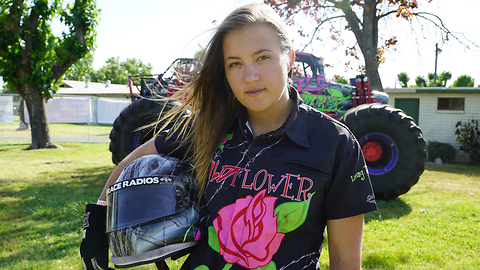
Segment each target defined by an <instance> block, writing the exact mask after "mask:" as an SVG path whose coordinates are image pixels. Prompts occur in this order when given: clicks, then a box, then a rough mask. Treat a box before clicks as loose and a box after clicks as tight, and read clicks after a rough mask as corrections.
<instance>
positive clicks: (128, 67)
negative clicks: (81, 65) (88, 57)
mask: <svg viewBox="0 0 480 270" xmlns="http://www.w3.org/2000/svg"><path fill="white" fill-rule="evenodd" d="M151 70H152V65H151V64H150V63H149V64H144V63H143V62H142V61H141V60H139V59H136V58H128V59H127V61H125V62H120V58H119V57H111V58H109V59H108V60H107V61H106V62H105V65H104V66H103V67H101V68H100V69H99V70H97V71H96V72H94V73H93V74H92V78H91V80H92V82H105V81H106V80H110V82H111V83H114V84H127V82H128V75H141V74H143V75H145V74H150V73H151Z"/></svg>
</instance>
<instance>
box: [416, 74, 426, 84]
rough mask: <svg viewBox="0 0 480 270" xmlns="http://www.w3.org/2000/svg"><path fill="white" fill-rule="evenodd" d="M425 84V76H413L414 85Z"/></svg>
mask: <svg viewBox="0 0 480 270" xmlns="http://www.w3.org/2000/svg"><path fill="white" fill-rule="evenodd" d="M426 84H427V81H426V80H425V77H423V76H420V75H418V76H417V77H416V78H415V85H416V86H417V87H425V86H426Z"/></svg>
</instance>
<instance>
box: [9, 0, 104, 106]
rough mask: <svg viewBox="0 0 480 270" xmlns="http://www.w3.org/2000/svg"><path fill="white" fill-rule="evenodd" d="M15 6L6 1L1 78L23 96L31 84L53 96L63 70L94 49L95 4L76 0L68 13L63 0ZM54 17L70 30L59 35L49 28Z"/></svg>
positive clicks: (48, 95) (67, 7)
mask: <svg viewBox="0 0 480 270" xmlns="http://www.w3.org/2000/svg"><path fill="white" fill-rule="evenodd" d="M17 2H18V1H13V0H5V1H2V10H1V13H0V28H1V29H2V32H1V36H0V58H1V59H2V61H0V75H1V76H2V77H3V80H4V81H5V83H6V85H7V88H8V89H10V90H12V91H14V92H18V93H19V94H20V95H22V92H23V90H22V86H23V85H26V84H27V85H31V86H32V87H33V88H34V89H35V90H36V91H39V92H40V93H41V95H42V96H44V97H46V98H50V97H52V94H53V93H55V92H56V90H57V89H58V86H59V83H60V78H61V77H62V76H63V74H64V73H65V71H66V70H67V69H68V68H69V67H70V66H71V65H72V64H73V63H74V62H75V61H76V60H78V59H81V58H82V57H84V56H85V55H86V54H87V52H89V51H91V50H93V48H94V42H95V37H96V32H95V30H94V29H95V27H96V25H97V17H98V10H97V9H96V4H95V0H83V1H82V0H76V1H75V3H74V5H72V4H68V5H67V6H66V8H65V9H62V8H61V4H62V1H60V0H54V1H47V0H38V1H32V2H30V1H28V2H27V3H25V2H23V1H21V3H22V4H19V3H17ZM55 16H58V17H59V18H60V21H61V22H63V23H64V24H65V25H66V26H67V27H68V29H69V31H68V32H67V33H66V32H63V33H62V36H61V37H56V36H55V35H54V34H53V33H52V30H51V26H50V24H51V21H52V19H53V17H55ZM22 96H23V95H22Z"/></svg>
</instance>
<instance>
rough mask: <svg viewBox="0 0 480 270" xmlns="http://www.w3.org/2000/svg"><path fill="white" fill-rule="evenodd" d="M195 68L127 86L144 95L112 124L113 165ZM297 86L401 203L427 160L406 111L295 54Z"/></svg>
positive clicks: (185, 63) (376, 182) (362, 81)
mask: <svg viewBox="0 0 480 270" xmlns="http://www.w3.org/2000/svg"><path fill="white" fill-rule="evenodd" d="M194 63H195V62H194V60H193V59H185V58H183V59H177V60H176V61H175V62H174V63H173V64H172V65H171V66H170V67H169V68H168V69H167V71H166V72H164V73H162V74H160V75H159V76H158V77H156V75H148V76H131V77H129V84H130V85H135V86H136V85H137V84H138V83H135V79H140V85H141V87H140V89H139V88H138V87H137V89H138V92H139V93H140V95H133V92H132V100H133V102H132V104H130V106H128V107H127V108H125V109H124V110H123V111H122V112H121V113H120V115H119V117H118V118H117V119H116V120H115V122H114V124H113V129H112V131H111V133H110V139H111V142H110V151H111V152H112V159H113V162H114V163H116V164H118V162H120V161H121V159H123V158H124V157H125V156H126V155H127V154H128V153H130V152H131V151H132V150H133V149H135V148H136V147H138V146H139V145H141V144H142V143H144V142H145V141H147V140H148V139H150V138H151V137H152V136H153V134H154V131H155V126H151V125H150V126H148V125H149V124H151V123H153V122H155V121H156V120H157V119H158V115H159V111H160V110H161V108H163V107H165V108H166V109H165V110H164V111H166V110H168V109H169V108H171V106H177V105H178V104H176V103H175V102H172V103H171V104H166V103H165V101H164V100H162V99H158V98H156V96H158V95H162V96H168V95H170V94H171V93H172V91H177V90H179V89H181V88H182V87H183V86H184V84H185V83H187V82H188V78H189V75H190V72H191V71H192V68H193V67H194ZM293 85H294V86H295V87H296V89H297V91H298V92H299V93H300V95H301V96H302V99H303V101H304V102H305V103H306V104H308V105H310V106H312V107H313V108H315V109H317V110H319V111H322V112H324V113H326V114H327V115H329V116H331V117H333V118H335V119H337V120H339V121H340V122H342V123H344V124H345V125H347V126H348V127H349V129H350V130H351V131H352V133H353V134H354V135H355V137H356V138H357V139H358V141H359V143H360V146H361V148H362V152H363V154H364V157H365V161H366V163H367V167H368V171H369V174H370V178H371V180H372V185H373V188H374V191H375V196H376V198H377V199H380V200H391V199H394V198H397V197H398V196H400V195H401V194H404V193H406V192H407V191H408V190H410V188H411V187H412V186H413V185H415V184H416V183H417V182H418V179H419V178H420V175H421V174H422V173H423V170H424V165H425V161H426V159H427V151H426V143H425V140H424V138H423V135H422V131H421V129H420V127H418V126H417V125H416V124H415V122H414V121H413V119H412V118H411V117H410V116H408V115H407V114H405V112H403V111H402V110H400V109H397V108H393V107H391V106H389V105H387V102H388V95H387V94H385V93H384V92H381V91H375V90H373V91H371V90H370V87H369V85H368V80H367V78H366V77H364V76H361V75H360V76H357V77H356V78H354V79H351V85H344V84H339V83H335V82H331V81H327V80H326V79H325V73H324V67H323V60H322V59H321V58H318V57H316V56H314V55H312V54H308V53H303V52H296V59H295V65H294V76H293ZM131 89H133V88H132V87H131Z"/></svg>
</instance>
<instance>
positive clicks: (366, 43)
mask: <svg viewBox="0 0 480 270" xmlns="http://www.w3.org/2000/svg"><path fill="white" fill-rule="evenodd" d="M376 13H377V1H376V0H366V1H365V6H364V9H363V41H362V42H361V43H359V45H360V49H361V50H362V53H363V56H364V59H365V69H366V71H367V77H368V80H369V81H370V88H371V89H372V90H379V91H383V86H382V80H381V79H380V73H378V61H377V50H378V18H377V16H376Z"/></svg>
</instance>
